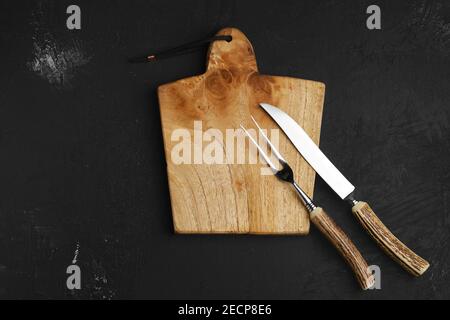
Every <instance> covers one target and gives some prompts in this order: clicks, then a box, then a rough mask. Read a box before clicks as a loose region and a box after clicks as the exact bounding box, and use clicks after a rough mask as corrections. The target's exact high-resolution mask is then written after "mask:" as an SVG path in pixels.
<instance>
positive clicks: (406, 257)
mask: <svg viewBox="0 0 450 320" xmlns="http://www.w3.org/2000/svg"><path fill="white" fill-rule="evenodd" d="M260 106H261V108H263V109H264V110H265V111H266V112H267V114H268V115H270V117H271V118H272V119H273V120H274V121H275V122H276V123H277V124H278V126H279V127H280V128H281V130H282V131H283V132H284V133H285V134H286V136H287V137H288V139H289V140H290V141H291V142H292V144H293V145H294V146H295V148H296V149H297V150H298V151H299V153H300V154H301V155H302V156H303V158H304V159H305V160H306V161H307V162H308V163H309V164H310V165H311V167H313V168H314V170H315V171H316V172H317V173H318V174H319V175H320V176H321V177H322V179H323V180H324V181H325V182H326V183H327V184H328V185H329V186H330V187H331V188H332V189H333V190H334V191H335V192H336V193H337V194H338V195H339V197H341V198H342V199H343V200H346V201H347V202H348V203H349V204H350V205H351V206H352V212H353V214H354V215H355V217H356V218H357V220H358V221H359V222H360V223H361V225H362V226H363V227H364V229H365V230H366V231H367V232H368V233H369V234H370V236H371V237H372V238H373V239H374V240H375V241H376V242H377V244H378V245H379V246H380V247H381V248H382V249H383V250H384V251H385V252H386V254H388V255H389V256H390V257H391V258H392V259H394V260H395V261H396V262H397V263H399V264H400V265H401V266H402V267H403V268H404V269H405V270H406V271H408V272H409V273H411V274H412V275H414V276H420V275H422V274H423V273H424V272H425V271H426V270H427V269H428V267H429V263H428V262H427V261H426V260H424V259H423V258H421V257H420V256H418V255H417V254H416V253H414V252H413V251H412V250H411V249H409V248H408V247H407V246H406V245H405V244H403V243H402V242H401V241H400V240H399V239H397V237H396V236H395V235H394V234H392V232H391V231H389V229H388V228H387V227H386V226H385V225H384V224H383V223H382V222H381V220H380V219H379V218H378V217H377V215H376V214H375V212H374V211H373V210H372V209H371V207H370V206H369V205H368V204H367V203H366V202H364V201H358V200H356V199H355V197H354V190H355V187H354V186H353V185H352V184H351V183H350V182H349V181H348V180H347V179H346V178H345V177H344V175H343V174H342V173H341V172H340V171H339V170H338V169H337V168H336V167H335V166H334V165H333V164H332V163H331V161H330V160H329V159H328V158H327V157H326V156H325V155H324V154H323V153H322V151H321V150H320V149H319V147H318V146H317V145H316V144H315V143H314V142H313V141H312V140H311V138H310V137H309V136H308V134H307V133H306V132H305V131H304V130H303V129H302V128H301V127H300V125H299V124H298V123H297V122H295V120H293V119H292V118H291V117H290V116H289V115H288V114H286V113H285V112H284V111H282V110H281V109H279V108H277V107H275V106H272V105H270V104H267V103H260ZM251 118H252V120H253V123H254V124H255V126H256V127H257V128H258V130H259V133H260V137H262V138H263V140H264V142H265V143H266V145H267V146H268V147H269V149H270V150H271V153H272V155H274V156H275V158H276V159H277V161H278V166H277V165H275V164H274V163H273V161H272V160H271V159H270V157H269V156H268V154H267V153H266V152H265V151H264V148H262V147H261V146H260V145H259V144H258V142H257V141H256V140H255V139H254V138H253V137H252V135H251V134H250V133H249V131H248V130H247V129H246V128H244V127H243V126H242V125H241V128H242V130H244V132H245V134H246V135H247V136H248V138H249V139H250V141H251V142H252V143H253V144H254V145H255V146H256V148H257V150H258V152H259V154H260V156H261V157H262V158H263V159H264V161H265V162H266V164H267V165H268V166H269V167H270V169H271V170H272V172H273V174H274V175H275V176H276V177H277V178H278V179H280V180H281V181H284V182H288V183H290V184H291V185H292V186H293V187H294V189H295V191H296V192H297V194H298V196H299V198H300V200H301V201H302V203H303V204H304V206H305V207H306V208H307V210H308V212H309V214H310V220H311V222H312V223H313V224H314V225H315V226H316V227H317V228H318V229H319V231H320V232H321V233H322V234H324V235H325V237H326V238H327V239H328V240H329V241H330V242H331V243H332V244H333V245H334V247H335V248H336V249H337V250H338V251H339V253H340V254H341V255H342V257H343V258H344V259H345V261H346V262H347V263H348V265H349V266H350V267H351V268H352V270H353V272H354V274H355V276H356V279H357V280H358V282H359V284H360V286H361V288H363V289H369V288H371V287H372V286H373V285H374V277H373V275H372V274H371V272H370V271H369V268H368V265H367V262H366V261H365V259H364V258H363V256H362V255H361V253H360V252H359V251H358V249H357V248H356V246H355V245H354V244H353V242H352V241H351V240H350V238H349V237H348V236H347V235H346V234H345V232H344V231H343V230H342V229H341V228H340V227H339V226H338V225H337V224H336V223H335V222H334V220H333V219H332V218H331V217H330V216H329V215H328V214H327V213H326V212H325V211H324V209H322V208H321V207H318V206H316V205H315V204H314V202H313V200H312V199H310V198H309V197H308V195H307V194H306V193H305V192H304V191H303V190H302V189H301V187H300V186H299V185H298V184H297V182H296V181H295V178H294V174H293V171H292V168H291V167H290V166H289V164H288V163H287V161H286V160H285V159H284V158H283V156H282V155H281V154H280V152H279V151H278V150H277V149H276V148H275V146H274V145H273V144H272V143H271V141H270V140H269V139H268V137H267V136H266V135H265V134H264V132H263V131H262V129H261V127H260V126H259V124H258V123H257V122H256V120H255V119H254V118H253V117H251Z"/></svg>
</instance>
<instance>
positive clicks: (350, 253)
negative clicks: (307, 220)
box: [311, 208, 375, 290]
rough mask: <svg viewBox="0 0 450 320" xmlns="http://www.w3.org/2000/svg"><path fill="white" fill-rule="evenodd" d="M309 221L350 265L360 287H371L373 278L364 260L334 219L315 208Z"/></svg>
mask: <svg viewBox="0 0 450 320" xmlns="http://www.w3.org/2000/svg"><path fill="white" fill-rule="evenodd" d="M311 221H312V222H313V224H314V225H315V226H316V227H317V228H318V229H319V230H320V232H321V233H322V234H323V235H325V237H326V238H327V239H328V240H329V241H330V242H331V243H332V244H333V246H334V247H335V248H336V249H337V250H338V251H339V253H340V254H341V256H342V257H343V258H344V260H345V261H346V262H347V264H348V265H349V266H350V267H351V269H352V270H353V273H354V274H355V277H356V279H357V280H358V283H359V284H360V286H361V288H362V289H364V290H366V289H369V288H370V287H372V286H373V284H374V281H375V279H374V277H373V275H372V274H371V273H370V271H369V268H368V265H367V262H366V260H365V259H364V257H363V256H362V255H361V253H360V252H359V250H358V249H357V248H356V246H355V245H354V243H353V242H352V241H351V240H350V238H349V237H348V236H347V235H346V234H345V232H344V231H343V230H342V229H341V228H340V227H339V226H338V225H337V224H336V223H335V222H334V220H333V219H332V218H331V217H330V216H329V215H328V214H326V212H325V211H324V210H323V209H322V208H316V209H314V210H313V211H312V212H311Z"/></svg>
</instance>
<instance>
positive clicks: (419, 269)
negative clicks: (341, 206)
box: [352, 201, 430, 277]
mask: <svg viewBox="0 0 450 320" xmlns="http://www.w3.org/2000/svg"><path fill="white" fill-rule="evenodd" d="M352 212H353V214H354V215H355V216H356V218H357V219H358V220H359V222H360V223H361V225H362V226H363V227H364V229H366V231H367V232H368V233H369V234H370V235H371V236H372V238H373V239H374V240H375V241H376V242H377V243H378V245H379V246H380V247H381V248H382V249H383V250H384V252H386V254H388V255H389V256H390V257H391V258H392V259H394V260H395V261H396V262H397V263H399V264H400V265H401V266H402V267H403V268H404V269H405V270H406V271H408V272H410V273H411V274H412V275H414V276H416V277H418V276H420V275H422V274H423V273H424V272H425V271H426V270H427V269H428V267H429V266H430V264H429V263H428V261H426V260H425V259H423V258H421V257H420V256H418V255H417V254H415V253H414V252H413V251H412V250H411V249H409V248H408V247H407V246H406V245H405V244H403V243H402V242H401V241H400V240H399V239H397V237H396V236H394V235H393V234H392V232H391V231H389V229H388V228H387V227H386V226H385V225H384V224H383V222H381V220H380V219H379V218H378V217H377V215H376V214H375V212H373V210H372V208H370V206H369V205H368V204H367V203H366V202H364V201H357V202H356V204H355V205H354V206H353V208H352Z"/></svg>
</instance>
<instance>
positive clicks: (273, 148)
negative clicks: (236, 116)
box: [250, 115, 286, 162]
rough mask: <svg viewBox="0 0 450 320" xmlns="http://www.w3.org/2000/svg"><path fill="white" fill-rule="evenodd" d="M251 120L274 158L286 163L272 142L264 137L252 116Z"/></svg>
mask: <svg viewBox="0 0 450 320" xmlns="http://www.w3.org/2000/svg"><path fill="white" fill-rule="evenodd" d="M250 117H251V118H252V120H253V122H254V123H255V125H256V126H257V127H258V129H259V133H260V134H261V135H262V136H263V138H264V140H265V141H266V143H267V144H268V145H269V147H270V149H271V150H272V152H273V153H274V154H275V156H276V157H277V158H278V160H280V161H283V162H286V160H284V158H283V156H282V155H281V153H280V152H279V151H278V150H277V148H275V146H274V145H273V144H272V142H271V141H270V139H269V138H268V137H267V136H266V134H265V133H264V131H263V130H262V129H261V127H260V126H259V124H258V122H256V120H255V118H253V116H252V115H251V116H250Z"/></svg>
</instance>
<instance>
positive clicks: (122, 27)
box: [0, 0, 450, 299]
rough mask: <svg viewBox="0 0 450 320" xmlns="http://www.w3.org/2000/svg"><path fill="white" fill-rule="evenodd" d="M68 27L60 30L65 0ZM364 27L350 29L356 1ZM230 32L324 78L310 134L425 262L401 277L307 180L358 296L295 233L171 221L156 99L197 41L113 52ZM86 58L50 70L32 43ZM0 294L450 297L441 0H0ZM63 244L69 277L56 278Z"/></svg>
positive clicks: (449, 14)
mask: <svg viewBox="0 0 450 320" xmlns="http://www.w3.org/2000/svg"><path fill="white" fill-rule="evenodd" d="M72 3H75V4H77V5H79V6H80V7H81V10H82V29H81V30H80V31H69V30H67V28H66V18H67V16H68V15H67V14H66V8H67V6H68V5H69V4H72ZM370 4H377V5H379V6H380V7H381V10H382V30H378V31H370V30H368V29H367V28H366V19H367V17H368V15H367V14H366V8H367V6H368V5H370ZM227 26H234V27H237V28H239V29H241V30H242V31H243V32H244V33H246V35H247V36H248V37H249V39H250V40H251V41H252V43H253V45H254V48H255V51H256V54H257V58H258V63H259V69H260V71H261V72H262V73H265V74H272V75H286V76H294V77H299V78H305V79H312V80H318V81H322V82H324V83H325V84H326V85H327V91H326V101H325V107H324V115H323V126H322V134H321V147H322V149H323V150H324V151H325V152H326V153H327V154H328V155H329V157H330V158H331V159H332V160H333V161H334V162H335V163H336V165H337V167H338V168H340V169H341V170H342V171H343V172H344V173H345V174H346V175H348V177H349V178H350V180H351V181H352V182H353V183H354V184H355V185H356V186H357V187H358V190H359V194H360V195H362V196H363V197H362V198H363V199H364V200H367V201H368V202H370V203H372V205H373V207H374V208H375V211H376V212H377V214H378V215H379V216H380V217H381V218H382V220H383V221H384V222H385V223H386V224H387V225H388V226H389V227H390V228H391V230H392V231H393V232H394V233H396V234H397V235H398V236H399V238H400V239H402V240H403V241H404V242H406V243H407V244H408V245H409V246H410V247H412V248H413V249H415V250H416V251H417V252H418V253H420V254H421V255H423V256H424V257H425V258H427V259H428V260H429V261H430V262H431V267H430V270H429V271H428V272H427V273H426V274H424V275H423V276H422V277H421V278H417V279H415V278H413V277H411V276H410V275H408V274H407V273H406V272H404V271H403V270H402V269H401V268H400V267H398V266H397V265H396V264H395V263H394V262H392V261H391V260H390V259H389V258H387V257H386V256H385V255H384V254H383V253H382V252H381V251H380V250H379V249H378V247H376V245H375V244H374V243H373V242H372V241H371V240H370V239H369V237H368V236H367V235H366V234H365V232H364V230H363V229H362V228H361V227H360V226H359V224H358V223H357V222H356V220H355V219H354V218H353V217H352V215H351V214H350V213H349V212H350V211H349V208H348V206H347V204H346V203H344V202H342V201H340V199H339V198H338V197H337V196H336V195H335V194H334V193H333V192H332V191H331V190H330V189H329V188H328V187H327V186H326V185H325V184H324V182H323V181H321V180H320V179H319V178H318V179H317V181H316V191H315V199H316V200H317V202H318V203H321V204H322V205H323V206H324V207H326V208H328V211H329V212H330V213H331V214H332V215H333V217H334V218H335V219H336V221H337V222H338V223H339V224H340V225H341V226H342V227H343V228H344V229H345V230H346V231H348V233H349V235H350V236H351V238H352V239H353V240H354V241H355V243H357V244H358V246H359V248H360V249H361V251H362V252H363V254H364V255H365V257H366V258H367V260H368V262H369V263H370V264H377V265H379V266H380V267H381V271H382V290H373V291H368V292H362V291H361V290H359V288H358V286H357V284H356V281H355V280H354V278H353V277H352V274H351V272H350V271H349V269H348V268H347V267H346V266H345V264H344V262H343V261H342V260H341V259H340V258H339V256H338V254H337V253H336V252H335V250H334V249H333V248H332V247H331V246H330V245H329V244H328V243H327V242H326V240H324V239H323V238H322V236H321V235H320V234H319V233H318V232H317V231H316V230H315V229H314V228H312V229H311V234H310V236H308V237H293V236H291V237H274V236H272V237H271V236H230V235H227V236H220V235H219V236H198V235H189V236H185V235H183V236H182V235H174V233H173V228H172V221H171V209H170V202H169V195H168V186H167V177H166V172H165V159H164V155H163V143H162V135H161V127H160V122H159V109H158V103H157V96H156V88H157V86H158V85H160V84H163V83H167V82H171V81H174V80H177V79H180V78H184V77H187V76H191V75H195V74H200V73H202V72H204V68H205V54H206V48H205V49H204V50H202V51H199V52H197V53H193V54H190V55H186V56H181V57H177V58H173V59H170V60H164V61H161V62H158V63H154V64H146V65H142V64H141V65H132V64H129V63H127V57H129V56H135V55H139V54H143V53H149V52H152V51H153V50H155V49H160V48H167V47H171V46H174V45H179V44H183V43H185V42H189V41H192V40H196V39H201V38H203V37H206V36H210V35H213V34H214V33H215V32H217V31H218V30H219V29H221V28H222V27H227ZM49 39H50V40H51V41H53V43H54V44H55V43H56V48H57V49H58V48H59V49H63V48H72V47H74V46H76V47H77V48H79V50H80V51H81V52H82V53H83V55H84V56H85V57H87V58H88V60H89V61H88V62H87V63H85V64H83V65H81V66H78V67H76V68H74V69H73V70H72V71H73V77H72V78H70V79H69V78H68V79H64V81H62V82H59V83H58V81H56V83H55V82H53V83H52V82H51V81H49V80H48V79H47V78H45V77H42V76H41V75H39V74H38V73H37V72H35V71H33V70H32V67H31V64H30V63H32V61H33V59H35V52H36V43H37V44H38V45H39V43H41V44H42V43H43V42H45V41H46V40H49ZM0 40H1V42H0V58H1V72H0V195H1V198H0V298H94V299H97V298H98V299H109V298H113V299H119V298H168V299H188V298H192V299H195V298H199V299H216V298H221V299H233V298H234V299H278V298H280V299H302V298H342V299H344V298H345V299H350V298H351V299H373V298H386V299H392V298H406V299H419V298H423V299H429V298H449V297H450V287H449V280H450V272H449V270H450V257H449V240H450V233H449V231H450V221H449V219H450V218H449V208H450V207H449V201H450V122H449V121H450V110H449V98H450V90H449V71H450V68H449V67H450V61H449V56H450V5H449V3H448V2H447V1H443V0H442V1H425V0H423V1H379V0H377V1H357V0H354V1H342V0H339V1H337V0H336V1H300V0H294V1H261V0H260V1H237V0H236V1H231V0H226V1H214V0H213V1H211V0H203V1H167V0H165V1H145V0H141V1H137V0H134V1H86V0H77V1H75V2H73V1H65V0H64V1H32V2H26V1H2V2H1V3H0ZM77 243H79V245H80V250H79V256H78V264H79V265H80V266H81V269H82V286H83V288H82V290H80V291H74V292H69V291H68V290H67V289H66V286H65V281H66V277H67V275H66V274H65V271H66V268H67V266H68V265H70V264H71V261H72V259H73V256H74V251H75V249H76V246H77Z"/></svg>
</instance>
